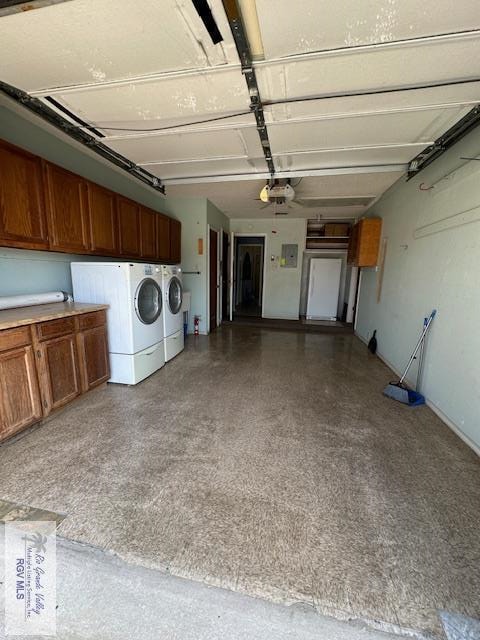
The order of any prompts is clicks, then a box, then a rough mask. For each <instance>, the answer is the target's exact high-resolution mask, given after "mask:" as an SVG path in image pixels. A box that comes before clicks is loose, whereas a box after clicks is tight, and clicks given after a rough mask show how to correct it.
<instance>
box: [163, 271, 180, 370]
mask: <svg viewBox="0 0 480 640" xmlns="http://www.w3.org/2000/svg"><path fill="white" fill-rule="evenodd" d="M162 274H163V279H162V288H163V296H164V305H163V329H164V336H165V339H164V341H163V342H164V345H165V362H168V361H169V360H171V359H172V358H174V357H175V356H176V355H178V354H179V353H180V352H181V351H183V348H184V336H183V313H182V299H183V288H182V270H181V268H180V267H179V266H178V265H163V266H162Z"/></svg>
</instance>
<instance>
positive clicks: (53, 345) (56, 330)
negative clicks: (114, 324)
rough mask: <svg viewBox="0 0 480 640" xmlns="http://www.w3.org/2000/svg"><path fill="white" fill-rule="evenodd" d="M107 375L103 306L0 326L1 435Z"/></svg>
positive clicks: (46, 412) (0, 437)
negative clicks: (30, 323) (20, 324)
mask: <svg viewBox="0 0 480 640" xmlns="http://www.w3.org/2000/svg"><path fill="white" fill-rule="evenodd" d="M109 377H110V368H109V360H108V339H107V328H106V313H105V311H94V312H89V313H85V314H80V315H77V316H67V317H63V318H58V319H55V320H47V321H45V322H38V323H35V324H32V325H30V326H22V327H17V328H13V329H6V330H4V331H0V441H1V440H4V439H5V438H8V437H10V436H12V435H13V434H14V433H16V432H18V431H21V430H22V429H24V428H26V427H28V426H30V425H31V424H34V423H35V422H38V421H39V420H41V419H42V417H46V416H48V415H49V414H50V413H51V412H52V411H54V410H55V409H59V408H60V407H62V406H63V405H65V404H67V403H68V402H70V401H71V400H73V399H74V398H76V397H77V396H79V395H80V394H81V393H84V392H86V391H89V390H90V389H93V387H96V386H98V385H99V384H102V383H103V382H106V381H107V380H108V379H109Z"/></svg>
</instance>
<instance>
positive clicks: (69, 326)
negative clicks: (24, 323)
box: [37, 316, 75, 340]
mask: <svg viewBox="0 0 480 640" xmlns="http://www.w3.org/2000/svg"><path fill="white" fill-rule="evenodd" d="M74 332H75V318H74V317H73V316H69V317H68V318H58V320H47V322H39V323H38V324H37V335H38V339H39V340H49V339H50V338H57V337H58V336H65V335H67V334H69V333H74Z"/></svg>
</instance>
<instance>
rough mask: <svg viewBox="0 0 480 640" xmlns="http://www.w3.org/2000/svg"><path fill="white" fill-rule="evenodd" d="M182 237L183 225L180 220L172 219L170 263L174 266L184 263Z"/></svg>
mask: <svg viewBox="0 0 480 640" xmlns="http://www.w3.org/2000/svg"><path fill="white" fill-rule="evenodd" d="M181 237H182V225H181V223H180V222H179V221H178V220H173V218H170V262H173V263H174V264H180V262H181V261H182V252H181Z"/></svg>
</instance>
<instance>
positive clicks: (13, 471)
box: [0, 326, 480, 635]
mask: <svg viewBox="0 0 480 640" xmlns="http://www.w3.org/2000/svg"><path fill="white" fill-rule="evenodd" d="M390 377H391V373H390V372H389V370H388V369H387V368H386V367H385V366H384V365H382V363H381V362H379V360H378V359H377V358H375V357H373V356H370V354H369V353H368V352H367V350H366V348H365V346H364V345H363V344H362V343H360V342H359V341H358V340H357V339H356V338H354V337H352V336H343V335H318V334H301V333H293V332H281V331H266V330H263V329H257V328H250V327H237V328H235V327H231V326H230V327H228V328H223V329H221V330H218V331H217V332H215V333H214V334H213V335H212V336H210V337H208V338H207V337H199V338H198V339H196V340H194V339H193V338H189V340H188V348H187V351H186V352H185V353H184V354H182V355H181V356H180V357H178V358H177V359H176V360H175V361H173V362H171V363H169V365H168V366H167V367H165V368H164V369H163V370H162V371H160V372H158V373H157V374H155V375H154V376H152V377H151V378H149V379H148V380H146V381H145V382H144V383H142V384H141V385H139V386H137V387H133V388H127V387H121V386H114V385H109V386H108V387H106V388H102V389H98V390H97V391H95V392H92V393H91V394H89V395H88V396H86V397H84V398H82V399H80V400H79V401H78V402H76V403H74V404H73V405H70V406H69V407H67V408H66V409H65V410H64V411H63V412H62V413H61V414H60V415H58V416H57V417H55V418H54V419H52V420H51V421H50V422H49V423H47V424H45V425H43V426H42V427H40V428H38V429H36V430H34V431H31V432H29V433H27V434H25V435H24V436H23V437H21V438H20V439H18V440H17V441H14V442H10V443H7V444H5V445H4V446H2V447H1V448H0V462H1V466H0V487H1V493H0V498H4V499H6V500H11V501H14V502H15V501H16V502H19V503H24V504H29V505H32V506H35V507H39V508H43V509H49V510H53V511H56V512H61V513H65V514H67V517H66V519H65V520H64V521H63V522H62V523H61V525H60V527H59V533H60V534H61V535H63V536H65V537H67V538H71V539H73V540H77V541H82V542H87V543H89V544H91V545H94V546H97V547H100V548H102V549H108V550H110V551H113V552H115V553H116V554H118V555H119V556H120V557H121V558H123V559H124V560H126V561H128V562H130V563H134V564H140V565H143V566H144V567H149V568H154V569H162V570H164V571H168V572H171V573H172V574H175V575H176V576H180V577H184V578H190V579H193V580H198V581H201V582H205V583H207V584H210V585H215V586H219V587H223V588H227V589H231V590H234V591H238V592H241V593H243V594H248V595H250V596H258V597H262V598H266V599H269V600H273V601H275V602H280V603H285V604H290V605H291V604H293V603H305V604H306V605H307V606H308V605H310V606H313V607H314V608H316V609H317V611H319V612H321V613H324V614H328V615H334V616H336V617H338V618H342V619H350V618H359V619H362V620H369V621H373V622H375V621H379V622H381V623H387V626H385V627H383V628H385V629H397V630H399V629H413V630H416V631H420V632H422V633H427V634H429V633H433V634H437V635H440V634H441V627H440V621H439V618H438V610H439V609H447V610H450V611H454V612H457V613H463V614H466V615H470V616H473V617H480V600H479V596H478V594H479V593H480V566H479V562H478V559H479V558H480V532H479V530H478V509H479V507H480V474H479V470H480V466H479V461H478V459H477V457H476V456H475V454H474V453H473V452H472V451H470V450H469V449H468V448H467V447H466V445H464V444H463V443H462V442H461V441H460V440H459V439H458V438H457V437H456V436H455V435H454V434H453V433H452V432H451V431H450V430H449V429H448V428H447V427H446V426H445V425H444V424H443V423H442V422H441V421H440V420H439V419H438V418H437V417H436V416H435V415H434V414H433V413H432V412H431V411H430V410H429V409H428V408H426V407H423V408H420V409H415V410H412V409H410V408H408V407H405V406H403V405H400V404H398V403H395V402H393V401H391V400H388V399H387V398H384V397H383V396H382V395H381V389H382V388H383V386H384V385H385V383H386V382H387V381H388V380H389V379H390ZM19 460H20V461H21V466H19ZM19 469H20V471H19Z"/></svg>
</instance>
